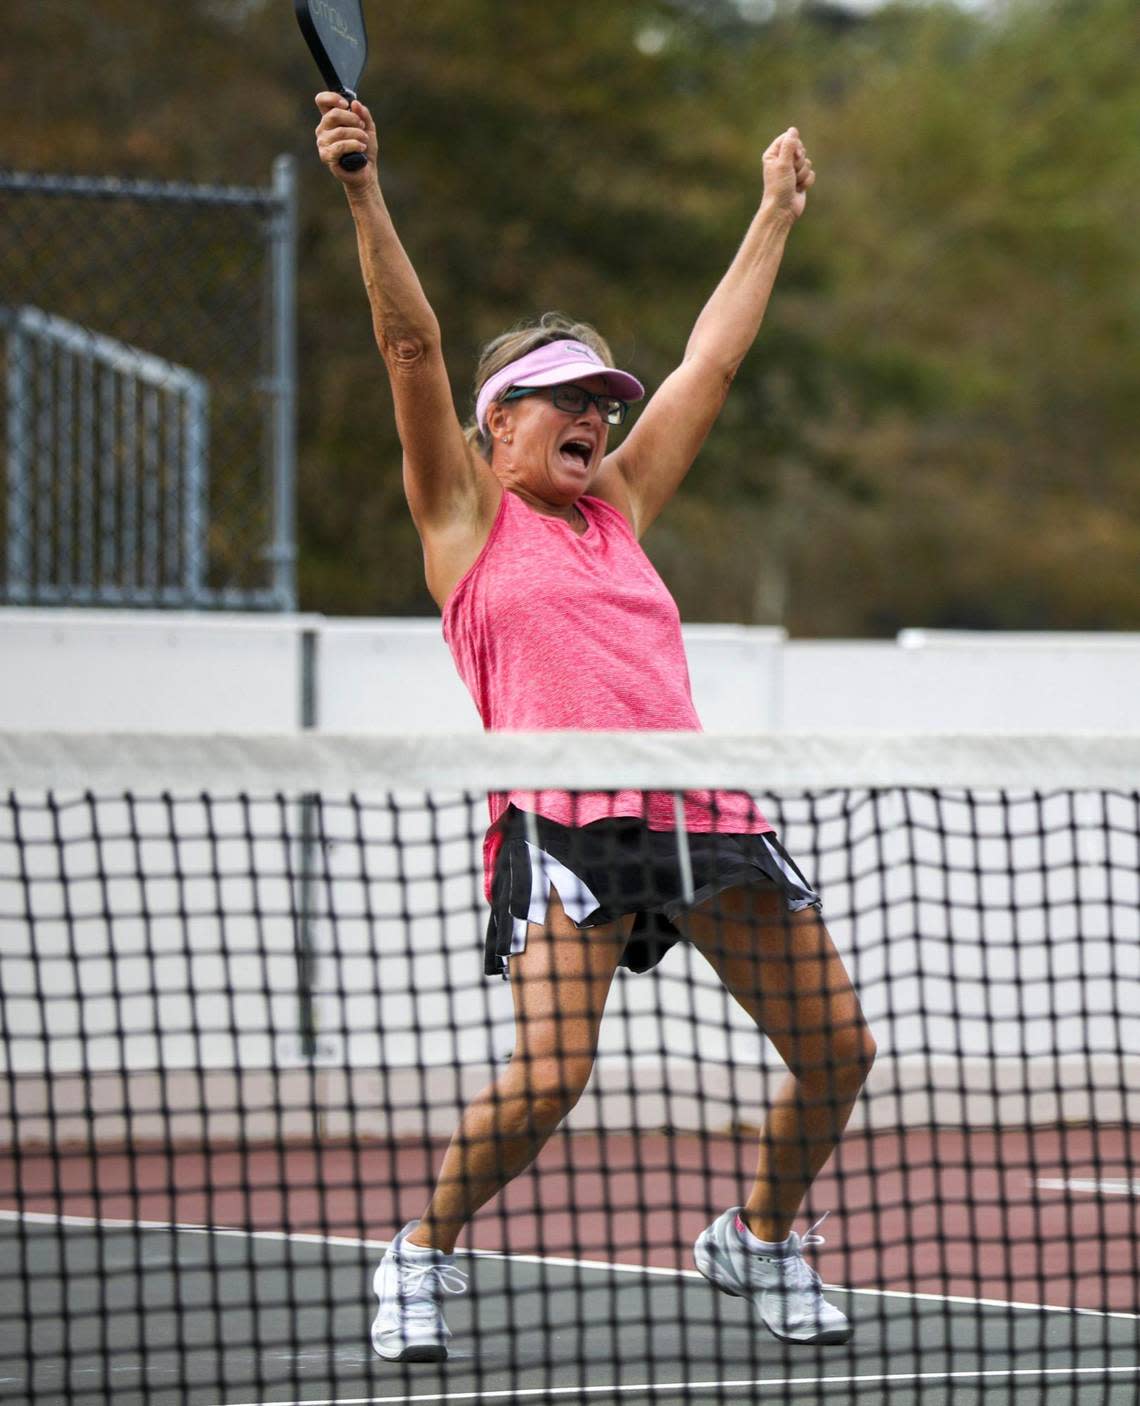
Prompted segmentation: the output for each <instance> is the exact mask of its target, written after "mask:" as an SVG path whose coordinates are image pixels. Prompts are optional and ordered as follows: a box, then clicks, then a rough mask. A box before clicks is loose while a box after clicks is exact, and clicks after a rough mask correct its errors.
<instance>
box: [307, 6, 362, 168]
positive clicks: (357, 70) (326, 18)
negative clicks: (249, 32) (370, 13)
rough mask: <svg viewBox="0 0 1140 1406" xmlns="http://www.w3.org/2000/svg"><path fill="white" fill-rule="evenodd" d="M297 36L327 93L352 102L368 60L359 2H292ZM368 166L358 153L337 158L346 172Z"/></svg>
mask: <svg viewBox="0 0 1140 1406" xmlns="http://www.w3.org/2000/svg"><path fill="white" fill-rule="evenodd" d="M293 11H294V13H295V14H296V16H297V23H298V24H299V25H300V26H301V33H302V34H303V35H304V36H305V42H306V43H307V44H308V46H309V49H310V50H311V51H312V55H313V58H315V59H316V61H317V67H318V68H319V69H320V70H321V77H322V78H323V79H324V80H325V82H326V83H327V84H328V86H329V88H330V89H335V91H336V92H338V93H339V94H340V95H341V97H343V98H347V99H348V100H349V102H352V101H353V99H354V98H355V97H356V85H357V83H358V82H359V81H360V75H361V73H363V72H364V63H365V60H366V59H367V58H368V34H367V31H366V30H365V28H364V11H363V9H362V8H361V0H293ZM367 164H368V157H367V156H365V155H364V153H363V152H362V151H350V152H349V153H348V155H347V156H342V157H341V158H340V165H341V166H343V168H344V169H345V170H346V171H359V170H360V168H361V167H362V166H366V165H367Z"/></svg>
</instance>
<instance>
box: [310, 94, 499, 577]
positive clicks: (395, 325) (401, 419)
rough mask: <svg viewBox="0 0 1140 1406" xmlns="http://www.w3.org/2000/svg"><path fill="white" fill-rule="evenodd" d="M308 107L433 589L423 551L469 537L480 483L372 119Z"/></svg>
mask: <svg viewBox="0 0 1140 1406" xmlns="http://www.w3.org/2000/svg"><path fill="white" fill-rule="evenodd" d="M316 101H317V107H318V108H319V110H320V112H321V120H320V123H319V124H318V126H317V149H318V151H319V153H320V156H321V160H322V161H323V162H324V163H325V165H326V166H327V167H328V168H329V170H330V171H331V172H332V174H333V175H335V176H336V178H337V179H338V180H339V181H340V183H341V185H342V186H343V187H344V192H345V195H346V196H347V198H348V205H349V209H350V210H351V212H352V218H353V221H354V222H355V225H356V241H357V247H358V250H359V253H360V268H361V272H362V274H363V276H364V286H365V288H366V289H367V292H368V301H369V303H370V305H371V308H372V327H373V331H374V332H375V335H376V345H377V346H378V347H379V348H380V355H381V356H382V357H383V360H384V365H385V367H386V368H387V371H388V378H389V381H390V382H391V386H392V398H393V400H394V402H395V409H396V428H397V430H398V432H399V436H400V443H401V445H402V446H403V450H404V491H405V493H406V495H407V499H408V506H409V507H410V508H411V512H412V517H413V519H414V521H415V523H416V527H417V529H418V530H419V533H420V536H421V538H422V539H423V541H424V546H425V550H426V551H427V554H428V574H429V582H428V584H429V586H433V583H432V580H431V575H432V547H433V545H434V546H437V547H438V545H439V544H440V543H441V542H442V543H446V542H447V541H449V540H451V539H453V538H456V537H458V538H460V539H463V538H464V537H465V535H466V534H467V532H468V530H477V528H478V525H479V523H480V521H481V519H482V518H483V517H484V516H485V504H484V503H483V501H482V500H483V498H484V497H486V496H487V485H486V482H485V480H486V479H487V478H488V477H489V475H488V474H487V472H486V468H485V465H483V464H482V461H481V460H479V459H478V457H477V456H476V455H475V454H474V453H473V451H472V450H470V449H469V447H468V445H467V442H466V440H465V439H464V435H463V429H462V426H461V425H460V422H459V417H458V415H457V413H456V409H455V404H454V401H453V399H452V395H451V386H450V382H449V381H448V377H447V369H446V367H445V365H444V360H443V350H442V342H441V338H440V330H439V323H438V321H437V320H436V316H435V313H434V312H433V311H432V308H431V305H430V304H429V302H428V300H427V296H426V294H425V293H424V290H423V287H422V286H421V284H420V280H419V278H418V277H417V275H416V271H415V269H414V268H413V267H412V262H411V260H410V259H409V258H408V255H407V252H406V251H405V249H404V247H403V245H402V244H401V243H400V239H399V236H398V235H397V234H396V229H395V226H394V225H393V223H392V217H391V215H390V214H389V213H388V207H387V205H386V204H385V202H384V196H383V194H382V192H381V190H380V181H379V178H378V175H377V155H378V143H377V138H376V126H375V123H374V122H373V120H372V116H371V114H370V113H369V111H368V109H367V108H366V107H365V106H364V104H363V103H360V102H354V103H353V104H352V105H351V107H350V106H349V104H348V103H347V101H346V100H345V99H344V98H342V97H340V96H339V95H338V94H336V93H320V94H318V96H317V100H316ZM353 151H361V152H364V153H365V154H366V155H367V156H368V164H367V165H366V166H364V167H362V168H361V169H360V170H359V171H351V172H350V171H346V170H344V168H343V167H342V166H340V165H339V161H340V158H341V157H342V156H344V155H346V154H348V153H349V152H353ZM436 555H437V556H438V551H437V552H436ZM445 574H446V573H445ZM433 589H434V586H433Z"/></svg>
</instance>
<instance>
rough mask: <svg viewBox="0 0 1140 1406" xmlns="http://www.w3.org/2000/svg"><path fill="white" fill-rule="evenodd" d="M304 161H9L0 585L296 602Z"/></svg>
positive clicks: (2, 193)
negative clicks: (172, 174) (78, 170)
mask: <svg viewBox="0 0 1140 1406" xmlns="http://www.w3.org/2000/svg"><path fill="white" fill-rule="evenodd" d="M295 277H296V195H295V178H294V171H293V163H292V161H291V159H290V158H288V157H282V158H280V159H279V160H278V161H277V162H276V163H275V165H274V169H273V182H272V185H271V186H270V187H268V188H265V189H245V188H234V187H205V186H188V185H170V184H154V183H149V182H135V181H117V180H92V179H85V178H84V179H81V178H71V177H64V176H51V175H34V174H21V173H13V172H0V396H2V398H3V405H2V409H0V603H3V604H7V605H69V606H80V605H100V606H132V607H141V608H154V607H179V608H184V609H209V608H225V607H229V608H235V609H247V610H249V609H260V610H265V609H270V610H291V609H294V608H295V607H296V584H295V581H296V571H295V556H296V548H295V532H294V522H293V516H294V510H293V497H294V476H295V475H294V467H295V455H296V446H295V426H294V405H295V394H296V391H295V382H296V370H295V347H294V343H295V311H294V302H295V293H294V284H295Z"/></svg>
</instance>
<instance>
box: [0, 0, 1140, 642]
mask: <svg viewBox="0 0 1140 1406" xmlns="http://www.w3.org/2000/svg"><path fill="white" fill-rule="evenodd" d="M365 3H366V7H367V8H368V9H369V20H370V29H371V39H372V57H371V60H370V64H369V67H368V69H367V71H366V73H365V77H364V80H363V83H362V88H363V91H364V95H365V97H366V99H367V100H369V101H370V103H371V106H372V109H373V111H374V113H375V115H376V117H377V121H378V125H379V128H380V132H381V141H382V151H381V167H382V177H383V180H384V185H385V190H386V193H387V196H388V200H389V204H390V205H391V207H392V209H393V212H394V215H395V217H396V219H397V222H398V224H399V226H400V229H401V233H402V235H403V237H404V240H405V242H406V244H407V246H408V248H409V251H410V252H411V254H412V257H413V260H414V261H415V263H416V265H417V267H418V269H419V271H420V274H421V276H422V278H423V280H424V283H425V286H426V287H427V290H428V293H429V296H430V297H431V299H432V301H433V303H434V304H435V306H436V309H437V312H438V313H439V316H440V321H441V323H442V325H443V328H444V332H445V336H446V339H447V351H448V359H449V365H450V367H451V369H452V374H453V377H454V385H455V391H456V396H457V399H458V401H459V403H460V405H461V407H462V410H463V413H464V414H466V413H467V411H468V409H469V407H470V385H469V381H470V376H471V373H472V370H473V367H474V363H475V359H476V356H477V353H478V349H479V347H480V345H481V344H482V343H483V341H484V340H486V339H487V338H488V337H490V336H492V335H494V334H495V333H496V332H497V331H500V330H501V329H502V328H503V327H504V326H507V325H510V324H511V323H513V322H514V321H516V320H517V319H518V318H520V317H524V316H529V315H532V314H535V313H538V312H541V311H543V310H544V309H547V308H551V307H559V308H563V309H565V310H566V311H569V312H572V313H573V314H574V315H575V316H580V317H585V318H587V319H589V320H591V321H594V322H595V323H597V324H598V325H599V327H600V328H601V329H602V330H603V332H605V333H606V335H607V336H608V337H609V338H610V340H611V341H612V343H613V345H614V348H615V352H616V354H617V355H618V356H619V357H620V358H621V359H622V361H624V362H626V363H628V364H629V365H630V366H631V368H632V369H634V370H636V371H637V372H638V373H639V374H640V375H641V376H642V377H643V378H644V379H645V380H646V381H647V382H648V383H649V384H650V385H651V386H652V385H655V384H657V383H658V382H659V381H660V380H661V379H662V377H663V376H664V375H666V374H667V372H668V370H669V369H670V368H671V366H672V365H674V364H675V362H676V361H677V359H678V358H679V357H680V355H681V352H682V350H683V348H684V344H685V341H686V338H687V334H688V330H689V327H690V326H691V323H692V320H693V318H694V317H695V315H696V313H697V312H698V310H699V308H700V306H701V304H702V302H703V300H704V298H705V297H706V296H707V293H708V292H709V290H710V289H711V288H712V286H713V285H714V284H715V282H716V280H717V279H718V277H719V275H720V273H721V272H722V271H723V269H724V267H725V266H726V264H727V262H728V260H729V259H730V258H731V255H732V253H733V250H734V247H735V245H736V243H737V242H738V241H739V239H740V237H741V235H742V233H743V230H744V227H745V225H746V223H747V221H748V219H749V218H750V216H751V214H752V212H753V210H754V209H755V206H756V203H757V201H758V199H759V195H760V155H761V152H762V151H763V149H764V147H765V146H766V145H767V143H768V141H769V140H770V139H771V137H772V136H773V135H775V133H777V132H778V131H780V130H782V129H783V128H784V127H785V126H787V125H788V124H789V123H793V122H794V123H795V124H797V125H798V126H799V127H800V128H801V130H802V131H803V133H804V135H805V137H806V138H807V140H808V143H809V146H810V148H811V150H812V153H813V156H814V158H815V162H816V166H817V169H818V171H819V177H820V179H819V184H818V186H817V188H816V190H815V191H813V193H812V196H811V199H810V202H809V209H808V213H807V216H806V217H805V219H804V220H803V221H802V222H801V224H800V225H799V227H798V228H797V230H796V231H795V233H794V235H793V238H792V242H791V244H790V247H789V251H788V255H787V259H786V262H785V266H784V269H783V271H782V273H781V278H780V282H779V284H778V287H777V291H776V295H775V298H774V300H773V304H772V307H771V309H770V313H769V317H768V321H767V324H766V326H765V328H764V329H763V331H762V333H761V337H760V340H759V342H758V343H757V346H756V348H755V350H754V352H753V353H752V355H751V356H750V357H749V359H748V360H747V362H746V363H745V366H744V367H743V368H742V370H741V373H740V375H739V377H738V379H737V383H736V385H735V387H734V389H733V393H732V396H731V397H730V400H729V404H728V406H727V408H726V410H725V414H724V416H723V419H722V421H721V423H720V425H719V426H718V427H717V429H716V431H715V432H714V434H713V436H712V437H711V438H710V440H709V442H708V444H707V446H706V448H705V450H704V452H703V454H702V456H701V459H700V460H699V461H698V464H697V466H696V468H695V469H694V471H693V474H692V476H691V478H690V480H689V482H688V484H687V485H686V487H685V488H684V490H683V491H682V492H681V494H679V495H678V498H677V500H676V502H675V503H674V504H673V505H672V507H671V508H670V510H669V511H667V513H666V514H665V515H664V517H663V518H662V520H661V523H660V525H659V526H658V527H656V528H655V529H654V531H653V532H652V533H651V535H650V537H649V538H648V540H647V544H646V545H647V547H648V549H649V551H650V553H651V555H653V557H654V559H655V560H656V561H657V563H658V565H659V566H660V568H661V569H662V571H663V573H664V575H665V577H666V579H667V580H668V581H669V583H670V585H671V586H672V588H673V589H674V591H675V593H676V595H677V597H678V601H679V603H680V605H681V609H682V612H683V614H684V615H685V617H686V618H688V619H713V620H740V621H745V622H755V623H776V622H780V623H783V624H785V625H787V626H788V628H789V629H790V630H791V631H792V632H793V633H795V634H800V635H878V634H889V633H893V632H894V631H895V630H896V629H897V628H898V627H900V626H902V625H927V626H959V627H995V628H1021V629H1032V628H1056V629H1065V628H1082V629H1140V472H1138V469H1140V453H1138V435H1137V424H1138V421H1140V417H1138V414H1137V409H1136V401H1137V387H1138V386H1140V253H1138V246H1137V238H1136V229H1137V223H1138V221H1140V6H1137V4H1136V3H1135V0H1060V2H1059V3H1047V0H1020V3H1013V4H998V5H995V6H993V7H991V8H989V9H986V10H984V11H977V10H972V11H962V10H959V9H957V8H954V7H953V6H949V5H940V4H935V5H933V6H927V7H924V8H921V9H917V8H909V7H903V6H893V7H887V8H884V9H881V10H878V11H876V12H874V13H873V14H870V15H864V16H860V17H856V16H854V15H852V14H848V13H846V12H844V11H843V10H842V9H839V8H826V7H817V8H805V7H804V6H802V5H797V6H793V5H789V4H785V3H780V0H772V3H768V4H761V3H741V4H737V5H734V4H732V3H729V0H628V3H625V4H622V5H618V6H615V5H612V4H600V3H597V2H596V0H580V3H578V4H575V5H573V6H569V5H547V6H535V5H531V4H524V3H521V0H438V3H436V4H433V5H430V6H427V5H423V4H422V3H416V0H388V3H386V4H384V5H383V6H380V5H376V6H372V5H371V4H370V0H365ZM290 9H291V7H290V6H288V5H287V4H285V3H284V0H181V3H180V4H178V5H172V4H161V5H155V4H153V3H148V0H100V3H99V4H98V5H93V6H77V5H75V4H74V0H38V3H37V4H36V5H34V6H17V7H16V9H15V12H14V14H13V15H10V16H9V17H8V23H7V34H6V42H5V46H4V50H3V53H2V54H0V105H2V111H3V119H4V121H3V129H2V130H3V147H2V150H0V161H2V162H3V164H4V165H6V166H12V167H16V168H19V169H27V170H31V169H38V170H60V171H73V172H85V173H108V172H109V173H114V174H120V175H131V176H142V175H145V176H152V177H156V178H166V179H178V180H200V181H211V182H217V181H232V182H239V183H243V184H249V183H260V182H263V181H264V180H266V179H267V173H268V170H269V166H270V162H271V160H272V157H273V156H274V155H276V154H277V153H278V152H280V151H292V152H295V153H296V154H297V156H298V158H299V159H300V161H301V163H302V164H301V170H302V230H301V281H300V288H299V299H300V302H299V307H300V319H301V371H302V395H301V417H300V419H301V423H300V429H301V445H300V465H301V470H300V472H301V478H300V484H299V504H300V521H299V531H300V545H301V595H302V602H303V604H304V606H305V607H306V608H308V609H313V610H322V611H327V612H330V613H344V614H351V613H363V614H405V613H411V614H421V613H427V612H429V611H431V610H432V608H433V607H432V606H431V602H430V599H429V598H428V596H427V594H426V591H425V590H424V587H423V585H422V573H421V561H420V552H419V547H418V543H417V541H416V538H415V534H414V532H413V531H412V528H411V524H410V522H409V520H408V517H407V513H406V511H405V509H404V506H403V500H402V495H401V488H400V475H399V449H398V445H397V443H396V441H395V437H394V431H393V427H392V417H391V406H390V401H389V397H388V391H387V386H386V383H385V379H384V375H383V370H382V367H381V366H380V363H379V361H378V358H377V356H376V354H375V351H374V349H373V346H372V341H371V331H370V326H369V319H368V309H367V303H366V300H365V297H364V294H363V291H362V289H361V286H360V283H359V276H358V271H357V268H356V253H355V243H354V240H353V238H352V230H351V223H350V221H349V218H348V216H347V213H346V211H345V208H344V202H343V199H342V198H341V196H340V193H339V191H338V190H337V189H336V187H335V185H334V183H333V182H332V180H331V179H330V178H329V177H328V176H327V175H326V174H325V173H324V172H323V170H322V169H321V168H320V167H319V165H318V163H317V162H316V159H315V156H314V155H313V150H312V142H311V129H312V126H313V124H314V122H315V109H313V108H312V107H311V105H310V102H309V97H310V95H311V93H312V92H313V91H314V90H315V88H316V86H317V84H316V70H315V68H314V67H313V66H312V64H311V61H310V59H309V56H308V54H307V53H306V51H305V49H304V46H303V44H302V42H301V40H300V37H299V35H298V34H297V33H296V31H295V26H294V23H293V19H292V15H291V13H290Z"/></svg>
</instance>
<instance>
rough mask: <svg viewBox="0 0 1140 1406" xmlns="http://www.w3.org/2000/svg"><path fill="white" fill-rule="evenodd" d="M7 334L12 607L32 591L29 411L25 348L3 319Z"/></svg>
mask: <svg viewBox="0 0 1140 1406" xmlns="http://www.w3.org/2000/svg"><path fill="white" fill-rule="evenodd" d="M5 323H6V330H7V334H8V369H7V396H8V414H7V420H8V424H7V435H8V469H7V471H8V566H7V577H8V579H7V592H6V593H7V596H8V599H9V600H11V601H14V602H15V603H16V604H22V603H23V602H24V601H26V600H27V599H28V597H29V596H30V594H31V588H32V484H31V462H32V443H31V434H32V426H31V418H32V417H31V410H32V400H31V396H30V395H29V394H28V383H29V380H30V377H29V375H28V369H29V368H28V364H27V358H28V354H29V346H28V341H27V338H26V337H25V336H24V333H23V329H22V328H21V327H20V324H19V322H18V321H17V320H16V319H15V318H11V317H6V318H5Z"/></svg>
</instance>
